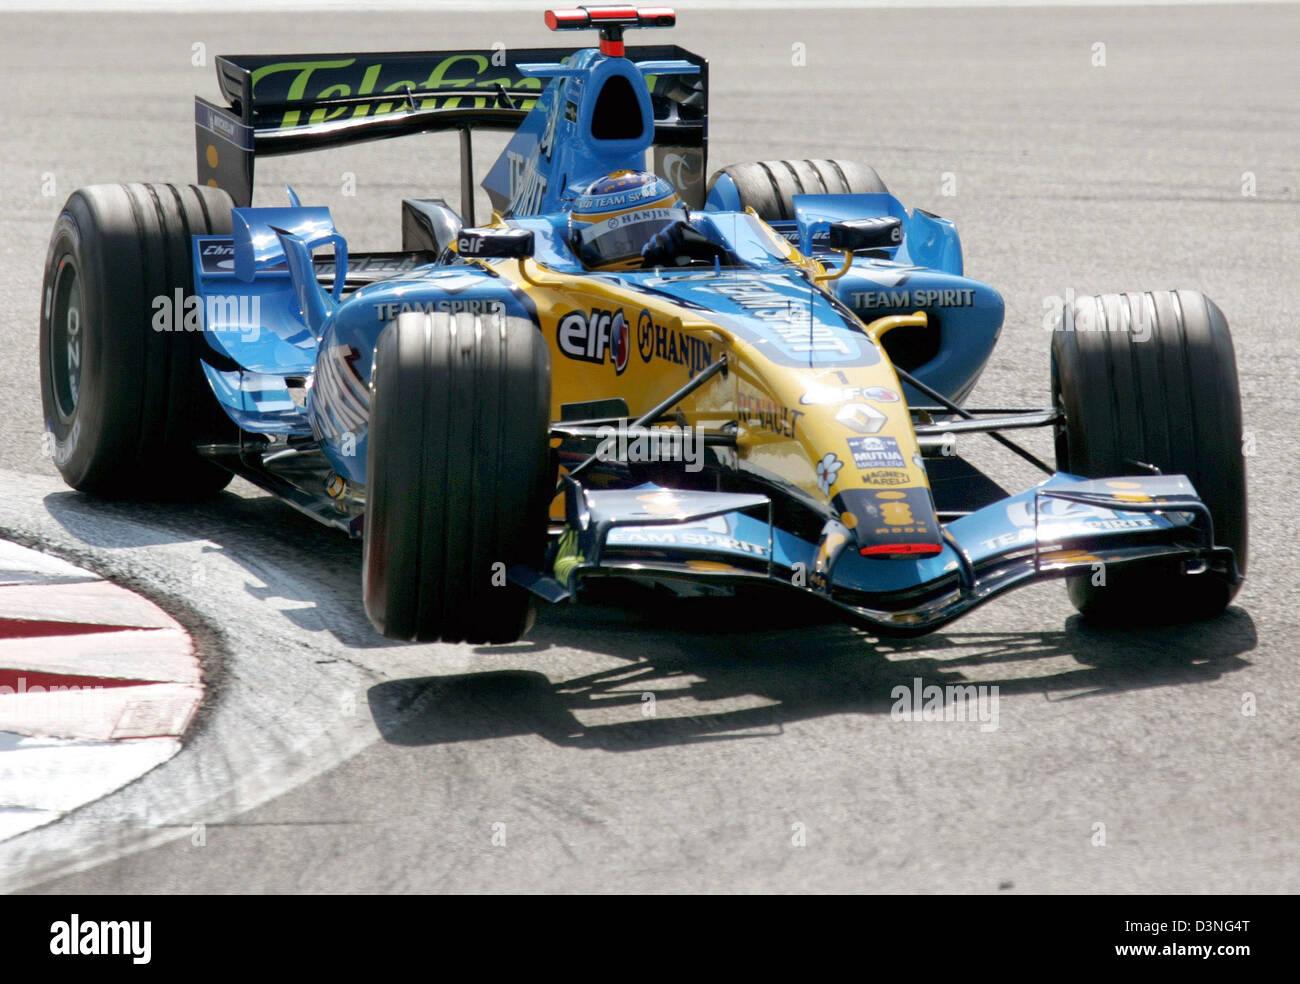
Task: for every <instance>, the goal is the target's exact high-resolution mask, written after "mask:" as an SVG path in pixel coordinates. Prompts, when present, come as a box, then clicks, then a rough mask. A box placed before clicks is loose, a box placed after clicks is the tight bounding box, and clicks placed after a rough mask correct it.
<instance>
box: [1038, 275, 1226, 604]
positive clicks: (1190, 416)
mask: <svg viewBox="0 0 1300 984" xmlns="http://www.w3.org/2000/svg"><path fill="white" fill-rule="evenodd" d="M1073 317H1074V321H1073V323H1072V324H1068V323H1063V324H1062V325H1058V329H1067V330H1057V331H1055V332H1054V333H1053V336H1052V396H1053V400H1054V401H1055V405H1056V406H1057V407H1058V409H1060V410H1062V411H1063V412H1064V415H1065V419H1064V422H1063V423H1061V424H1058V425H1057V428H1056V465H1057V468H1059V469H1060V470H1061V471H1065V472H1071V473H1073V474H1076V475H1081V476H1084V477H1086V478H1101V477H1105V476H1110V475H1136V474H1150V471H1149V470H1148V469H1145V468H1143V467H1141V465H1140V464H1137V463H1139V462H1141V463H1145V464H1148V465H1155V466H1156V467H1157V468H1159V469H1160V471H1161V472H1162V473H1163V474H1166V475H1172V474H1183V475H1186V476H1187V477H1188V478H1189V479H1190V480H1191V482H1192V484H1193V485H1194V486H1195V488H1196V491H1197V492H1198V493H1199V494H1200V497H1201V499H1202V501H1203V502H1204V503H1205V504H1206V506H1207V507H1208V508H1209V510H1210V515H1211V518H1212V519H1213V521H1214V539H1215V543H1216V545H1218V546H1227V547H1231V548H1232V550H1233V552H1234V553H1235V554H1236V560H1237V567H1238V569H1239V570H1240V572H1241V573H1242V574H1245V572H1246V548H1247V519H1246V471H1245V462H1244V460H1243V458H1242V447H1241V441H1242V436H1241V435H1242V423H1241V396H1240V392H1239V390H1238V385H1237V361H1236V357H1235V355H1234V353H1233V347H1232V337H1231V336H1230V335H1229V333H1228V324H1227V321H1226V320H1225V319H1224V317H1223V312H1222V311H1220V310H1219V309H1218V307H1216V306H1215V304H1214V303H1213V302H1212V301H1210V300H1209V299H1207V298H1206V297H1204V296H1202V295H1201V294H1199V293H1196V292H1195V291H1184V290H1180V291H1172V292H1171V291H1151V292H1148V293H1142V294H1107V295H1103V296H1099V297H1087V298H1081V299H1079V300H1078V301H1077V302H1076V305H1075V307H1074V309H1073ZM1068 329H1072V330H1068ZM1105 574H1106V576H1105V583H1104V584H1094V583H1093V581H1094V577H1093V576H1092V575H1091V574H1089V575H1080V576H1075V577H1071V578H1069V579H1068V581H1067V587H1068V590H1069V594H1070V600H1071V601H1073V602H1074V605H1075V607H1076V608H1078V609H1079V611H1080V612H1082V613H1083V615H1084V616H1085V617H1087V618H1089V619H1091V620H1093V621H1097V622H1110V623H1141V622H1165V623H1169V622H1187V621H1195V620H1198V619H1204V618H1211V617H1213V616H1215V615H1218V614H1219V613H1220V612H1222V611H1223V610H1224V608H1226V607H1227V605H1228V603H1229V602H1231V601H1232V599H1233V596H1234V595H1235V594H1236V593H1237V588H1238V585H1235V584H1232V583H1230V581H1229V580H1228V579H1227V578H1225V577H1223V576H1221V575H1218V574H1216V573H1214V572H1210V571H1207V572H1205V573H1201V574H1189V573H1184V572H1183V570H1182V568H1181V565H1180V563H1179V562H1172V563H1170V562H1155V561H1151V562H1142V563H1133V564H1125V565H1121V566H1118V567H1116V569H1114V570H1113V571H1106V572H1105Z"/></svg>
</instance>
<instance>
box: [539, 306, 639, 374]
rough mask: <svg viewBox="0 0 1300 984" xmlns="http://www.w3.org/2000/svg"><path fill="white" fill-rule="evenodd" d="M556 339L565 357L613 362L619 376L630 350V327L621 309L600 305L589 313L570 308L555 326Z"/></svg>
mask: <svg viewBox="0 0 1300 984" xmlns="http://www.w3.org/2000/svg"><path fill="white" fill-rule="evenodd" d="M555 341H556V344H557V345H558V346H559V348H560V352H561V353H563V354H564V355H565V356H566V357H568V358H570V359H578V360H579V361H581V362H595V363H597V364H603V363H605V362H607V361H608V362H612V363H613V364H614V371H615V372H616V373H617V374H618V375H620V376H621V375H623V370H624V369H626V368H627V360H628V356H629V354H631V351H632V331H631V329H630V328H629V327H628V323H627V318H625V317H624V316H623V312H622V311H602V310H600V309H599V308H593V309H592V311H591V313H590V314H587V313H585V312H583V311H570V312H569V313H568V314H566V315H565V316H564V317H562V318H561V319H560V322H559V324H558V325H557V326H556V328H555Z"/></svg>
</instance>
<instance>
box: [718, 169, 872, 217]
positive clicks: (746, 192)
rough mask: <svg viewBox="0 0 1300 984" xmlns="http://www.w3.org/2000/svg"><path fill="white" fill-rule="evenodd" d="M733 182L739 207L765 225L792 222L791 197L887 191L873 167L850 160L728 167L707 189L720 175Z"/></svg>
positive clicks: (719, 174)
mask: <svg viewBox="0 0 1300 984" xmlns="http://www.w3.org/2000/svg"><path fill="white" fill-rule="evenodd" d="M724 174H725V175H727V176H728V177H730V178H731V180H732V181H733V182H735V185H736V190H737V191H738V192H739V193H740V203H741V207H742V208H752V209H753V210H754V211H755V212H757V213H758V217H759V218H760V219H763V220H764V221H765V222H777V221H790V220H793V219H794V202H793V201H792V198H793V196H794V195H804V194H814V195H844V194H852V195H871V194H887V193H888V192H889V189H888V188H886V187H885V182H883V181H881V180H880V175H878V174H877V173H876V171H875V169H874V168H871V167H868V166H867V165H865V164H857V163H854V162H853V161H823V160H816V161H753V162H750V163H748V164H731V165H729V166H728V167H724V168H723V169H722V170H721V171H718V172H716V173H715V174H714V175H713V177H712V178H710V179H709V190H710V191H712V190H713V186H714V184H715V183H716V182H717V180H718V178H719V177H720V176H721V175H724Z"/></svg>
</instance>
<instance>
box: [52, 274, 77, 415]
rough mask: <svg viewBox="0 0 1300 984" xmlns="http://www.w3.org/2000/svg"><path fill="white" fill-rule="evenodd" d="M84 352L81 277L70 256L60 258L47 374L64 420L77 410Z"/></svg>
mask: <svg viewBox="0 0 1300 984" xmlns="http://www.w3.org/2000/svg"><path fill="white" fill-rule="evenodd" d="M85 352H86V324H85V316H84V308H83V306H82V296H81V278H80V277H78V276H77V268H76V266H75V265H74V264H73V262H72V258H71V257H70V256H65V257H63V258H62V259H61V260H60V261H59V267H58V274H57V275H56V277H55V281H54V297H53V304H52V307H51V309H50V351H49V359H50V376H51V382H52V383H53V387H52V388H53V391H54V405H55V408H56V409H57V410H58V412H59V416H61V417H62V418H63V419H64V420H67V419H69V418H71V417H72V415H73V414H74V413H76V411H77V397H78V396H79V395H80V393H81V371H82V366H83V364H84V361H85Z"/></svg>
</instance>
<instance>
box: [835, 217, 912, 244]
mask: <svg viewBox="0 0 1300 984" xmlns="http://www.w3.org/2000/svg"><path fill="white" fill-rule="evenodd" d="M902 241H903V220H902V219H900V218H898V216H896V215H882V216H880V217H879V218H872V219H850V220H849V221H847V222H832V223H831V229H830V234H829V235H828V236H827V243H826V244H827V245H828V246H830V248H831V249H842V250H848V251H849V252H856V251H857V250H860V249H886V248H888V247H891V246H897V245H899V244H900V243H901V242H902Z"/></svg>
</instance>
